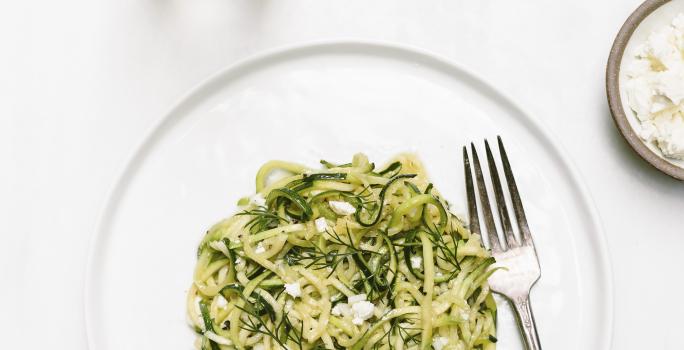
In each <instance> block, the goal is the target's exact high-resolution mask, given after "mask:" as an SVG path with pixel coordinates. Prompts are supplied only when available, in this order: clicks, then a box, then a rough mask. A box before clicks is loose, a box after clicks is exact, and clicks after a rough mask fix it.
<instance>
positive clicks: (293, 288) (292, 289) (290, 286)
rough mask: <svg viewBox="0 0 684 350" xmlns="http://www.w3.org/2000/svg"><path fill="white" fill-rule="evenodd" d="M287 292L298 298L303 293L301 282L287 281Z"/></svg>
mask: <svg viewBox="0 0 684 350" xmlns="http://www.w3.org/2000/svg"><path fill="white" fill-rule="evenodd" d="M285 293H287V294H289V295H291V296H292V297H293V298H297V297H299V296H301V295H302V288H301V286H300V285H299V282H295V283H285Z"/></svg>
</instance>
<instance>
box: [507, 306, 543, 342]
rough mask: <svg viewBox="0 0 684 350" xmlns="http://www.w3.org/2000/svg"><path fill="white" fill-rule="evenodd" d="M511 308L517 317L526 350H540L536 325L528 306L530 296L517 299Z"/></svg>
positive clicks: (530, 308)
mask: <svg viewBox="0 0 684 350" xmlns="http://www.w3.org/2000/svg"><path fill="white" fill-rule="evenodd" d="M513 307H514V308H515V311H516V314H517V316H518V326H519V327H520V331H521V332H522V334H523V337H524V338H525V344H526V345H527V349H528V350H541V344H540V343H539V335H538V334H537V324H536V323H535V322H534V315H533V314H532V307H531V306H530V295H529V294H527V295H525V296H520V297H517V298H515V299H514V300H513Z"/></svg>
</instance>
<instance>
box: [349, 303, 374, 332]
mask: <svg viewBox="0 0 684 350" xmlns="http://www.w3.org/2000/svg"><path fill="white" fill-rule="evenodd" d="M351 309H352V315H353V318H352V323H353V324H355V325H357V326H358V325H360V324H362V323H363V321H365V320H367V319H369V318H371V317H373V311H375V305H373V303H371V302H370V301H366V300H364V301H359V302H358V303H354V304H353V305H352V307H351Z"/></svg>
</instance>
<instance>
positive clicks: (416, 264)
mask: <svg viewBox="0 0 684 350" xmlns="http://www.w3.org/2000/svg"><path fill="white" fill-rule="evenodd" d="M422 265H423V258H422V257H420V256H412V257H411V267H413V268H414V269H418V268H420V267H421V266H422Z"/></svg>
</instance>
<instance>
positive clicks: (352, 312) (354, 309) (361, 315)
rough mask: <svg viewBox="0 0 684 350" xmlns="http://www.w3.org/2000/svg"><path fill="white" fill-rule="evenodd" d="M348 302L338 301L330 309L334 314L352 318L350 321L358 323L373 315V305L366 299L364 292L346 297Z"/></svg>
mask: <svg viewBox="0 0 684 350" xmlns="http://www.w3.org/2000/svg"><path fill="white" fill-rule="evenodd" d="M347 302H348V304H345V303H339V304H337V305H335V306H334V307H333V308H332V310H331V311H330V312H331V314H332V315H334V316H345V317H350V318H351V319H352V323H353V324H355V325H360V324H362V323H363V321H365V320H367V319H369V318H371V317H373V314H374V312H375V305H373V303H371V302H369V301H368V300H366V294H358V295H352V296H350V297H348V298H347Z"/></svg>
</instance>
